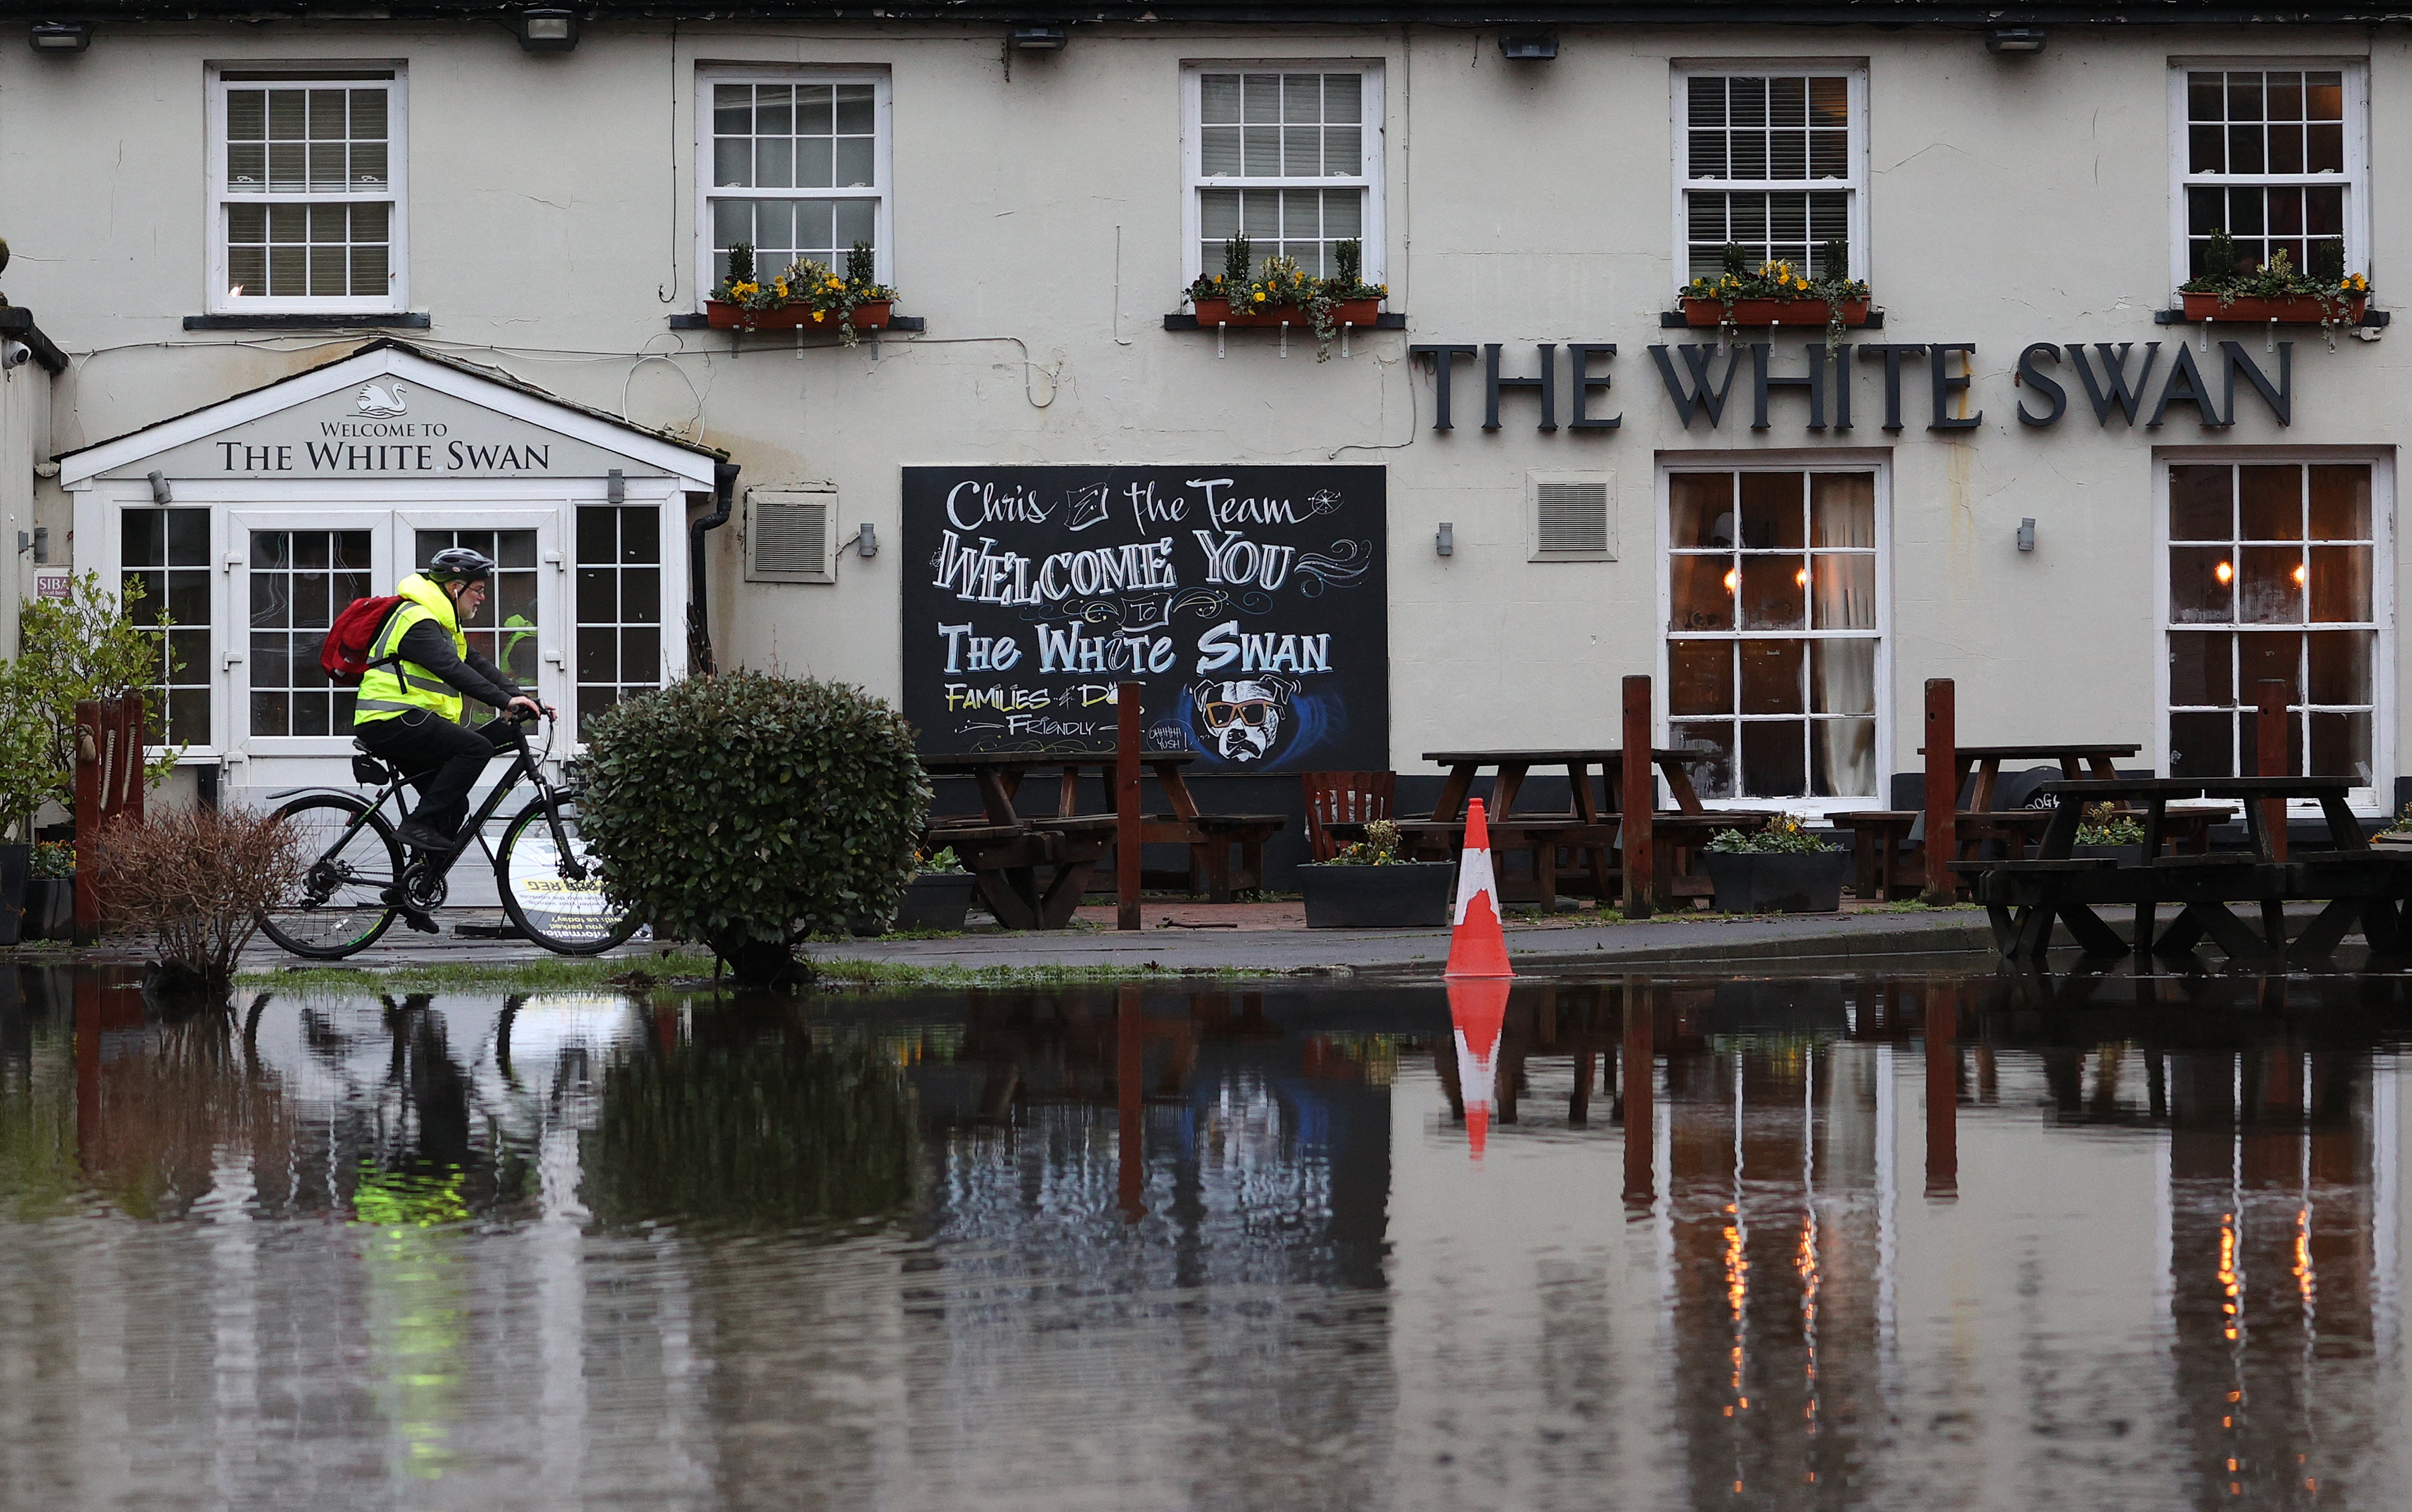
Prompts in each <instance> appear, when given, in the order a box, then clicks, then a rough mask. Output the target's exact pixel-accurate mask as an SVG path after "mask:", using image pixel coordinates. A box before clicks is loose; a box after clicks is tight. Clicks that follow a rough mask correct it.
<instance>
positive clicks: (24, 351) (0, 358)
mask: <svg viewBox="0 0 2412 1512" xmlns="http://www.w3.org/2000/svg"><path fill="white" fill-rule="evenodd" d="M33 358H34V349H33V348H32V347H30V346H28V345H25V344H24V343H23V342H14V341H12V342H0V372H5V371H7V369H9V368H21V367H23V366H24V365H25V364H26V363H27V362H30V361H32V360H33Z"/></svg>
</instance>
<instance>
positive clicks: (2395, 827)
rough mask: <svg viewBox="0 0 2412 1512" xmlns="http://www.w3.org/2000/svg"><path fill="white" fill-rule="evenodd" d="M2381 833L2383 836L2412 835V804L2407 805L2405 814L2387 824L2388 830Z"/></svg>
mask: <svg viewBox="0 0 2412 1512" xmlns="http://www.w3.org/2000/svg"><path fill="white" fill-rule="evenodd" d="M2379 833H2380V834H2382V835H2412V803H2406V804H2405V805H2404V812H2403V813H2401V814H2399V815H2396V816H2395V817H2394V818H2392V819H2390V820H2389V821H2388V822H2387V828H2386V829H2381V830H2380V831H2379Z"/></svg>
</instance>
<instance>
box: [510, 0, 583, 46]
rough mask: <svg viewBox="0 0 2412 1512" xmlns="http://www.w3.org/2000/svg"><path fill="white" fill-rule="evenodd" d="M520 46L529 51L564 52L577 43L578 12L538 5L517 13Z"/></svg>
mask: <svg viewBox="0 0 2412 1512" xmlns="http://www.w3.org/2000/svg"><path fill="white" fill-rule="evenodd" d="M518 21H519V25H518V30H519V37H520V46H521V47H522V48H523V49H525V50H526V51H530V52H566V51H569V50H570V49H572V48H574V47H576V46H577V45H578V12H576V11H574V10H564V9H557V8H554V7H537V8H536V9H532V10H522V11H521V12H520V13H519V18H518Z"/></svg>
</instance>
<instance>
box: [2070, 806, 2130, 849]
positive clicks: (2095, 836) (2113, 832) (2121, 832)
mask: <svg viewBox="0 0 2412 1512" xmlns="http://www.w3.org/2000/svg"><path fill="white" fill-rule="evenodd" d="M2084 820H2085V822H2084V823H2082V824H2081V825H2079V826H2078V827H2077V843H2078V844H2081V845H2140V844H2143V843H2144V827H2143V826H2142V825H2140V824H2139V823H2137V822H2136V820H2135V818H2134V817H2133V816H2132V815H2125V814H2122V813H2120V812H2119V811H2118V809H2117V808H2115V807H2114V806H2112V805H2111V804H2109V803H2093V804H2088V805H2087V806H2086V810H2085V815H2084Z"/></svg>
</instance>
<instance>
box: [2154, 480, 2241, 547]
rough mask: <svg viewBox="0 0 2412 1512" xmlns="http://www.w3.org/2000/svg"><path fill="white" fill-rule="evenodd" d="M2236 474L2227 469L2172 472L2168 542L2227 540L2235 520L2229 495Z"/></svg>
mask: <svg viewBox="0 0 2412 1512" xmlns="http://www.w3.org/2000/svg"><path fill="white" fill-rule="evenodd" d="M2233 479H2234V474H2233V473H2232V472H2231V471H2230V470H2229V469H2228V468H2226V467H2187V466H2173V467H2171V468H2170V469H2169V539H2171V540H2174V541H2228V540H2231V539H2233V538H2234V537H2233V536H2232V535H2231V534H2230V532H2231V530H2232V529H2233V527H2234V524H2235V521H2234V520H2233V519H2232V518H2231V517H2232V516H2233V514H2234V509H2233V507H2232V501H2231V500H2230V499H2229V497H2228V495H2229V492H2230V489H2231V486H2232V483H2233Z"/></svg>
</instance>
